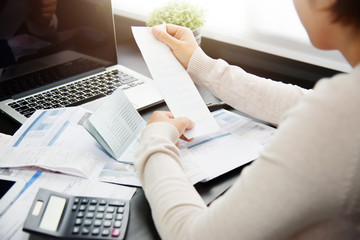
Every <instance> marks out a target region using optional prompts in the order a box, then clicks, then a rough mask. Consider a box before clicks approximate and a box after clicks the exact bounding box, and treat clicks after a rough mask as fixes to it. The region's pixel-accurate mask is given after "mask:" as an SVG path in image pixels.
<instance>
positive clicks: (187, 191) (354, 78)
mask: <svg viewBox="0 0 360 240" xmlns="http://www.w3.org/2000/svg"><path fill="white" fill-rule="evenodd" d="M359 3H360V1H358V0H294V4H295V7H296V9H297V12H298V14H299V16H300V19H301V21H302V23H303V25H304V26H305V28H306V30H307V32H308V35H309V37H310V40H311V42H312V44H313V45H314V46H315V47H317V48H319V49H338V50H340V51H341V53H342V54H343V55H344V56H345V58H346V59H347V61H348V62H349V63H350V64H351V65H352V66H353V71H352V72H351V73H349V74H339V75H337V76H334V77H332V78H330V79H322V80H321V81H319V82H318V83H317V84H316V86H315V87H314V89H313V90H304V89H302V88H300V87H297V86H293V85H286V84H283V83H279V82H275V81H271V80H268V79H264V78H260V77H257V76H254V75H251V74H248V73H246V72H244V71H243V70H242V69H241V68H239V67H235V66H230V65H228V64H227V63H226V62H224V61H222V60H214V59H211V58H209V57H208V56H206V55H205V53H204V52H203V51H202V50H201V49H200V48H199V47H197V45H196V41H195V40H194V38H193V37H192V33H191V31H189V30H188V29H185V28H182V27H178V26H174V25H167V33H165V32H162V31H160V30H159V29H157V28H153V34H154V36H155V37H156V38H158V39H159V40H160V41H162V42H164V43H165V44H167V45H168V46H169V47H170V48H171V49H172V51H173V53H174V55H175V56H176V57H177V59H178V60H179V61H180V62H181V63H182V64H183V66H184V67H185V68H186V69H187V71H188V73H189V74H190V76H191V77H192V79H193V80H194V82H196V83H197V84H199V85H200V86H202V87H205V88H207V89H209V90H210V91H212V92H213V93H214V94H215V95H216V96H218V97H219V98H221V99H222V100H223V101H225V102H227V103H228V104H230V105H231V106H233V107H234V108H236V109H238V110H240V111H243V112H245V113H247V114H251V115H252V116H254V117H257V118H259V119H262V120H265V121H268V122H271V123H273V124H277V125H278V130H277V132H276V134H275V136H274V137H273V138H272V141H271V142H270V143H269V144H268V145H266V147H265V148H264V150H263V151H262V152H261V153H260V157H259V158H258V159H257V160H256V161H255V162H253V163H252V164H251V165H250V166H248V167H246V168H245V169H244V170H243V171H242V173H241V175H240V176H239V178H238V179H237V181H236V182H235V183H234V185H233V186H232V187H231V188H230V189H229V190H228V191H227V192H226V193H225V194H224V195H223V196H221V197H220V198H218V199H217V200H216V201H214V202H213V203H212V204H211V205H210V206H209V207H208V206H206V205H205V204H204V202H203V201H202V199H201V198H200V196H199V194H198V193H197V192H196V190H195V189H194V188H193V186H192V185H191V184H190V183H189V182H188V180H187V179H186V176H185V175H184V173H183V171H182V168H181V166H180V164H179V151H178V149H177V147H176V142H177V141H178V138H179V136H182V134H183V132H184V131H185V130H186V129H191V128H192V127H193V124H192V122H191V120H190V119H187V118H175V119H174V118H173V116H172V115H171V113H168V112H156V113H154V114H153V116H152V118H151V119H150V121H149V123H148V125H147V127H146V128H145V129H144V131H143V133H142V136H141V142H140V144H141V145H140V149H139V151H138V153H137V156H136V158H135V167H136V169H137V171H138V173H139V175H140V178H141V182H142V185H143V189H144V191H145V194H146V197H147V199H148V201H149V203H150V206H151V209H152V214H153V218H154V221H155V224H156V227H157V229H158V231H159V233H160V235H161V237H162V238H163V239H359V238H360V229H359V227H360V109H359V106H360V14H358V10H359V9H360V6H359ZM219 161H220V160H219Z"/></svg>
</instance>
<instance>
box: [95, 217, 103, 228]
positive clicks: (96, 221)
mask: <svg viewBox="0 0 360 240" xmlns="http://www.w3.org/2000/svg"><path fill="white" fill-rule="evenodd" d="M101 224H102V221H101V220H99V219H96V220H95V221H94V226H95V227H100V226H101Z"/></svg>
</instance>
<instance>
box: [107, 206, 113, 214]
mask: <svg viewBox="0 0 360 240" xmlns="http://www.w3.org/2000/svg"><path fill="white" fill-rule="evenodd" d="M106 211H107V212H110V213H113V212H114V211H115V208H114V207H108V208H107V209H106Z"/></svg>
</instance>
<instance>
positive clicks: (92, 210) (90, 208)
mask: <svg viewBox="0 0 360 240" xmlns="http://www.w3.org/2000/svg"><path fill="white" fill-rule="evenodd" d="M95 210H96V207H95V206H89V208H88V211H89V212H95Z"/></svg>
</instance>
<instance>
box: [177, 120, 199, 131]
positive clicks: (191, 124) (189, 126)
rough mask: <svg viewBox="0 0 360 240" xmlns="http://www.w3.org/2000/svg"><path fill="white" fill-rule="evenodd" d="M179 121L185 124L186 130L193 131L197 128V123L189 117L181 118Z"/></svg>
mask: <svg viewBox="0 0 360 240" xmlns="http://www.w3.org/2000/svg"><path fill="white" fill-rule="evenodd" d="M178 119H179V120H180V121H181V122H182V123H183V124H184V129H185V130H190V129H193V128H194V126H195V123H194V122H193V121H191V120H190V119H189V118H187V117H179V118H178Z"/></svg>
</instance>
